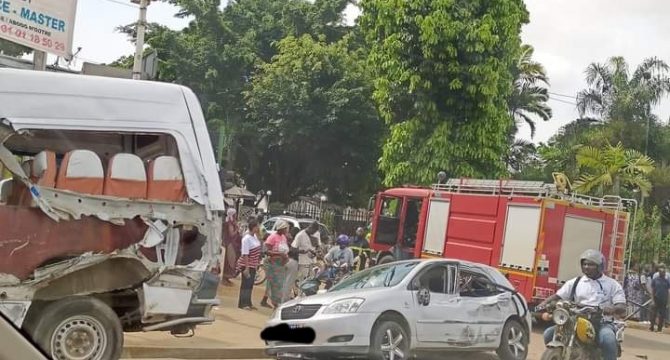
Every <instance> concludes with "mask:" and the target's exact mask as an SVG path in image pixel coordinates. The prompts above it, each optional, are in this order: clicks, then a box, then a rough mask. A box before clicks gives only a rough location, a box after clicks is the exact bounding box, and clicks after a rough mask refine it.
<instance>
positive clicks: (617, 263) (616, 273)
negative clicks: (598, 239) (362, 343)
mask: <svg viewBox="0 0 670 360" xmlns="http://www.w3.org/2000/svg"><path fill="white" fill-rule="evenodd" d="M610 199H614V200H615V201H617V202H618V205H617V207H616V208H614V221H613V222H612V223H613V224H612V241H611V242H610V253H609V257H608V272H609V274H610V276H611V277H612V278H614V279H616V280H618V281H619V282H622V281H623V276H624V272H625V256H626V245H627V244H626V243H627V239H628V230H629V226H630V222H631V221H633V234H632V236H634V232H635V230H634V229H635V223H634V221H635V213H636V211H637V206H636V205H637V202H636V201H635V200H623V199H621V198H620V197H618V196H605V197H603V200H604V201H606V202H607V203H610V204H611V203H613V201H612V200H610ZM624 201H625V202H632V203H633V204H634V205H635V207H634V210H635V211H634V213H633V217H632V218H631V217H630V214H629V213H628V212H627V211H626V207H625V204H624ZM622 222H623V224H622ZM622 225H623V228H622Z"/></svg>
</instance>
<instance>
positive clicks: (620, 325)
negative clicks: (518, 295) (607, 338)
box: [541, 301, 626, 360]
mask: <svg viewBox="0 0 670 360" xmlns="http://www.w3.org/2000/svg"><path fill="white" fill-rule="evenodd" d="M543 318H544V319H545V320H553V322H554V323H555V324H556V331H555V332H554V338H553V340H552V341H551V342H549V343H548V344H547V345H546V349H545V350H544V353H543V354H542V358H541V360H573V359H602V358H603V357H602V353H601V350H600V348H599V346H598V344H597V342H596V340H597V339H596V334H597V330H596V326H594V324H600V323H601V321H602V318H603V312H602V309H600V308H599V307H591V306H577V305H576V304H574V303H572V302H570V301H559V302H557V303H556V305H555V306H554V307H553V312H552V314H551V316H549V313H545V314H544V316H543ZM613 325H614V328H615V334H616V338H617V345H618V355H617V357H621V343H622V342H623V332H624V329H625V327H626V323H625V322H624V321H614V322H613Z"/></svg>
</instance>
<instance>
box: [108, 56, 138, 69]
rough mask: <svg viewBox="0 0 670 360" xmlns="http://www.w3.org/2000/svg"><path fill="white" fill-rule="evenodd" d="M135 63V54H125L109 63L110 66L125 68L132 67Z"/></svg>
mask: <svg viewBox="0 0 670 360" xmlns="http://www.w3.org/2000/svg"><path fill="white" fill-rule="evenodd" d="M134 63H135V56H133V55H124V56H121V57H120V58H118V59H116V60H114V61H113V62H111V63H109V66H114V67H120V68H124V69H132V68H133V64H134Z"/></svg>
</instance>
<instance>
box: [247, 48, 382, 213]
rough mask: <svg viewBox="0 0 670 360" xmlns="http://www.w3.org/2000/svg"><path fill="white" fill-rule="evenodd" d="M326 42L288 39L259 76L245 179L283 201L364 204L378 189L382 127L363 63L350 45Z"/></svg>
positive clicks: (251, 97)
mask: <svg viewBox="0 0 670 360" xmlns="http://www.w3.org/2000/svg"><path fill="white" fill-rule="evenodd" d="M323 39H324V37H322V40H320V41H319V40H315V39H313V38H312V37H311V36H309V35H303V36H302V37H300V38H295V37H287V38H285V39H284V40H282V41H280V42H279V44H278V49H279V54H278V55H277V56H275V58H274V60H273V61H272V62H271V63H269V64H266V65H264V66H263V67H262V69H261V72H260V73H259V74H257V75H256V76H255V77H254V79H253V81H252V87H251V89H250V90H249V91H248V92H246V99H247V102H246V103H247V108H248V116H247V120H248V126H250V127H251V128H252V129H253V130H254V131H253V132H251V131H250V132H247V133H249V134H252V137H251V138H249V139H247V140H248V143H253V144H254V146H253V147H252V149H250V150H251V151H247V152H245V154H247V157H248V161H247V162H246V165H247V166H246V169H245V173H247V174H248V176H247V178H248V179H249V182H250V184H253V185H255V186H260V184H267V185H269V186H271V188H272V189H273V192H276V193H278V194H279V197H278V200H280V201H286V200H290V199H291V198H293V197H294V196H296V195H300V194H313V193H316V192H318V191H322V190H325V191H326V192H327V194H328V198H329V199H331V201H335V202H338V203H351V202H356V201H358V203H361V201H363V202H364V201H365V200H366V199H367V198H366V197H367V196H369V193H370V192H371V191H374V187H375V185H377V184H376V182H375V179H376V178H377V176H376V175H377V174H376V169H375V163H376V161H377V159H378V158H379V147H380V143H379V142H380V135H381V133H382V126H381V121H380V120H379V118H378V115H377V112H376V109H375V106H374V103H373V102H372V97H371V95H372V88H371V81H370V79H369V78H368V73H369V72H368V71H367V69H366V68H365V63H364V61H363V60H364V59H362V57H361V56H360V54H358V53H357V52H356V51H352V50H350V49H349V48H348V41H347V39H345V40H343V41H340V42H337V43H334V44H327V43H326V42H325V41H323ZM247 140H245V142H247ZM257 153H258V154H260V155H261V156H260V157H257V156H256V154H257Z"/></svg>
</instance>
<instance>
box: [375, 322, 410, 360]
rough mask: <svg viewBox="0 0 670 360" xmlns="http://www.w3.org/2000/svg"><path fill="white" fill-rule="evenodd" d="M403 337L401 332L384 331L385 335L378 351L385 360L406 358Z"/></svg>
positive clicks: (389, 329) (390, 329)
mask: <svg viewBox="0 0 670 360" xmlns="http://www.w3.org/2000/svg"><path fill="white" fill-rule="evenodd" d="M405 341H406V340H405V337H404V336H403V334H402V332H401V331H398V330H394V329H392V328H387V329H386V334H385V335H384V337H383V339H382V343H381V346H380V350H381V352H382V354H383V355H384V359H387V360H402V359H406V358H407V353H406V352H405V350H403V348H404V344H405Z"/></svg>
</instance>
